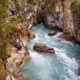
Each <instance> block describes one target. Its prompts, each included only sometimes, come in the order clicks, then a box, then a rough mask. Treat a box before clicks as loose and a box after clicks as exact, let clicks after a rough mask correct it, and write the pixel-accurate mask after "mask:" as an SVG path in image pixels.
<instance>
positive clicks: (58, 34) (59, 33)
mask: <svg viewBox="0 0 80 80" xmlns="http://www.w3.org/2000/svg"><path fill="white" fill-rule="evenodd" d="M62 33H63V32H58V33H57V34H56V35H54V37H58V36H60V35H61V34H62Z"/></svg>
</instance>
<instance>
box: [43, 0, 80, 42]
mask: <svg viewBox="0 0 80 80" xmlns="http://www.w3.org/2000/svg"><path fill="white" fill-rule="evenodd" d="M73 2H74V3H76V4H79V3H80V1H79V0H55V1H49V0H47V4H44V5H45V6H44V5H42V13H43V17H44V18H43V19H44V23H45V24H46V26H47V27H50V28H54V27H59V28H61V29H62V30H63V32H64V33H65V34H67V35H69V36H71V37H74V38H75V39H76V40H77V41H79V42H80V27H79V23H80V20H79V18H78V17H79V12H80V9H79V10H78V11H76V12H73V11H72V9H71V5H72V3H73ZM52 3H53V5H52ZM43 6H44V7H43ZM75 7H77V6H75ZM78 7H79V6H78ZM48 8H49V10H48Z"/></svg>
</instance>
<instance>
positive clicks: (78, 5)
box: [71, 1, 80, 12]
mask: <svg viewBox="0 0 80 80" xmlns="http://www.w3.org/2000/svg"><path fill="white" fill-rule="evenodd" d="M71 9H72V12H78V11H80V1H74V2H72V3H71Z"/></svg>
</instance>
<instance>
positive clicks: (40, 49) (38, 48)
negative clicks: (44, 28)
mask: <svg viewBox="0 0 80 80" xmlns="http://www.w3.org/2000/svg"><path fill="white" fill-rule="evenodd" d="M33 49H34V50H35V51H37V52H44V53H53V54H55V51H54V49H53V48H52V47H48V46H46V44H44V43H36V44H35V45H34V46H33Z"/></svg>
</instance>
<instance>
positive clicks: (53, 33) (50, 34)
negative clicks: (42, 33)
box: [48, 31, 57, 36]
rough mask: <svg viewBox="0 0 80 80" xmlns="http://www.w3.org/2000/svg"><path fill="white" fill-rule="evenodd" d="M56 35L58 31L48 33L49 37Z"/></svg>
mask: <svg viewBox="0 0 80 80" xmlns="http://www.w3.org/2000/svg"><path fill="white" fill-rule="evenodd" d="M56 33H57V32H56V31H51V32H49V33H48V35H49V36H53V35H55V34H56Z"/></svg>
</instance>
